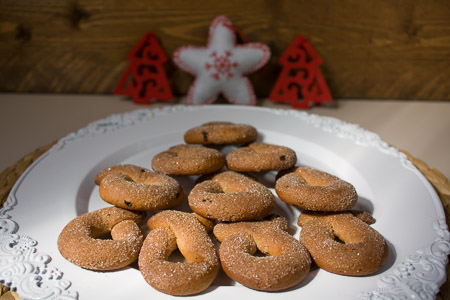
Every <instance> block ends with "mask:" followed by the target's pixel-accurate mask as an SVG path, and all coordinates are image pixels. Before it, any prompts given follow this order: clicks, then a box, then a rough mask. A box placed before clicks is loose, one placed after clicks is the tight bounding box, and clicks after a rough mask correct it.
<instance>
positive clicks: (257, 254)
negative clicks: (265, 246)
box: [253, 249, 269, 257]
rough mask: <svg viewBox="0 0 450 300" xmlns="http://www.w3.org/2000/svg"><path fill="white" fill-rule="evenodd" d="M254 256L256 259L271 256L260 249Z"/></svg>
mask: <svg viewBox="0 0 450 300" xmlns="http://www.w3.org/2000/svg"><path fill="white" fill-rule="evenodd" d="M253 256H256V257H266V256H269V255H267V254H265V253H263V252H261V251H260V250H259V249H257V250H256V252H255V253H253Z"/></svg>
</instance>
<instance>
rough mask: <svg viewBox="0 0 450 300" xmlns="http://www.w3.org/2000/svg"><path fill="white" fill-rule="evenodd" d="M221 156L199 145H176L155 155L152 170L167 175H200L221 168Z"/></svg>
mask: <svg viewBox="0 0 450 300" xmlns="http://www.w3.org/2000/svg"><path fill="white" fill-rule="evenodd" d="M224 165H225V159H224V157H223V154H222V153H221V152H220V151H218V150H216V149H212V148H207V147H204V146H201V145H185V144H182V145H176V146H172V147H170V148H169V149H168V150H167V151H163V152H160V153H158V154H156V155H155V156H154V157H153V159H152V168H153V170H155V171H156V172H159V173H163V174H167V175H179V176H186V175H202V174H209V173H213V172H216V171H218V170H220V169H222V168H223V166H224Z"/></svg>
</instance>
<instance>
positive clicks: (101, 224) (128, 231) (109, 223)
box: [58, 207, 144, 271]
mask: <svg viewBox="0 0 450 300" xmlns="http://www.w3.org/2000/svg"><path fill="white" fill-rule="evenodd" d="M141 221H142V215H141V214H139V213H137V212H131V211H127V210H124V209H121V208H118V207H107V208H102V209H99V210H96V211H93V212H89V213H86V214H83V215H81V216H78V217H76V218H75V219H73V220H72V221H70V222H69V223H68V224H67V225H66V226H65V227H64V229H63V230H62V231H61V233H60V235H59V237H58V250H59V252H60V253H61V255H62V256H63V257H64V258H66V259H67V260H68V261H70V262H72V263H74V264H76V265H78V266H80V267H82V268H85V269H89V270H96V271H109V270H116V269H120V268H123V267H125V266H127V265H129V264H131V263H132V262H134V261H135V260H136V259H137V258H138V255H139V250H140V249H141V246H142V242H143V241H144V235H143V233H142V231H141V230H140V228H139V226H138V224H139V223H140V222H141ZM108 233H111V237H112V239H102V238H101V237H102V236H105V235H107V234H108Z"/></svg>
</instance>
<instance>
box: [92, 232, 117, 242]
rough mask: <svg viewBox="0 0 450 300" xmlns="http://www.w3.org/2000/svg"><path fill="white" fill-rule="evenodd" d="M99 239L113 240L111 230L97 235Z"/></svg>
mask: <svg viewBox="0 0 450 300" xmlns="http://www.w3.org/2000/svg"><path fill="white" fill-rule="evenodd" d="M95 238H96V239H97V240H112V239H113V238H112V236H111V232H107V233H104V234H101V235H99V236H96V237H95Z"/></svg>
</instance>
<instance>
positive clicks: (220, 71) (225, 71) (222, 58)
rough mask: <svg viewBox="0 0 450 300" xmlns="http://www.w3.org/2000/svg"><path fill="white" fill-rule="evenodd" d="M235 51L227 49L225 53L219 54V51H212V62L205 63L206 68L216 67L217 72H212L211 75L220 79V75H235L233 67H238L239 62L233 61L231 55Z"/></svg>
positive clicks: (229, 77)
mask: <svg viewBox="0 0 450 300" xmlns="http://www.w3.org/2000/svg"><path fill="white" fill-rule="evenodd" d="M232 56H233V53H231V51H225V54H224V55H217V51H214V52H213V53H211V55H210V56H209V57H212V58H213V60H212V62H211V63H210V62H206V63H205V69H206V70H207V71H209V70H210V69H214V70H215V73H211V77H213V78H214V79H216V80H220V76H221V75H224V76H225V77H226V79H227V80H228V79H231V78H232V77H233V73H234V72H232V70H231V68H237V67H238V66H239V64H238V63H237V62H235V61H233V62H232V61H231V57H232Z"/></svg>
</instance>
